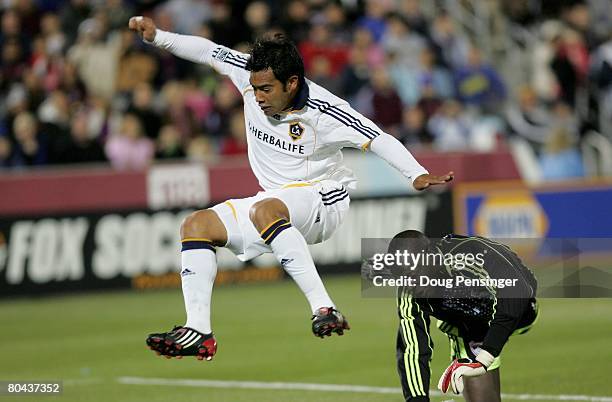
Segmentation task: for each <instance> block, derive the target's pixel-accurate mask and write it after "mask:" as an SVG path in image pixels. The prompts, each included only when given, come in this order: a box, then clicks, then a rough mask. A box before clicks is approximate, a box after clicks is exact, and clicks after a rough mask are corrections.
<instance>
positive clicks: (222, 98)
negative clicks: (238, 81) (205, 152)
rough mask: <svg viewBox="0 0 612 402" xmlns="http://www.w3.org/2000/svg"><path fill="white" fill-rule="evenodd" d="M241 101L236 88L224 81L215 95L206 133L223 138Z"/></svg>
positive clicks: (207, 120)
mask: <svg viewBox="0 0 612 402" xmlns="http://www.w3.org/2000/svg"><path fill="white" fill-rule="evenodd" d="M240 102H241V99H240V97H239V94H238V92H237V90H236V89H235V87H234V86H233V85H231V84H230V83H229V82H227V81H222V82H221V83H220V84H219V86H218V87H217V89H216V91H215V94H214V107H213V110H212V111H211V113H210V116H209V118H208V119H206V127H205V128H206V132H207V133H209V134H210V135H212V136H213V137H215V138H221V137H223V136H224V135H225V133H226V132H227V128H228V127H229V121H230V119H231V116H232V112H233V110H235V108H236V106H238V105H240Z"/></svg>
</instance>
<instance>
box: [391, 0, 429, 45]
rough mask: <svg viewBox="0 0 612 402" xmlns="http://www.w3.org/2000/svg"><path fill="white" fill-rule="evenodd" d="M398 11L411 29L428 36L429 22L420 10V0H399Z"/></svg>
mask: <svg viewBox="0 0 612 402" xmlns="http://www.w3.org/2000/svg"><path fill="white" fill-rule="evenodd" d="M398 11H399V13H400V14H401V15H402V17H404V18H405V20H406V22H407V23H408V26H409V27H410V29H411V30H412V31H414V32H417V33H418V34H419V35H421V36H423V37H428V36H429V22H428V21H427V18H426V17H425V14H423V11H422V10H421V1H420V0H400V2H399V9H398Z"/></svg>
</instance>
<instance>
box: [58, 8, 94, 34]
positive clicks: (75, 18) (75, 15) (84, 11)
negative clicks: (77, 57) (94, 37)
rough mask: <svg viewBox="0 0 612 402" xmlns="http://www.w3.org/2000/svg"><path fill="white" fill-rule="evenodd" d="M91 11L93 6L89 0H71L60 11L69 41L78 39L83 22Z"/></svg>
mask: <svg viewBox="0 0 612 402" xmlns="http://www.w3.org/2000/svg"><path fill="white" fill-rule="evenodd" d="M90 13H91V7H90V5H89V1H87V0H70V1H68V2H65V3H64V6H63V7H62V9H61V11H60V19H61V22H62V31H63V32H65V33H66V35H67V37H68V42H69V43H73V42H74V41H75V40H76V38H77V33H78V30H79V26H80V24H81V22H83V21H84V20H85V19H86V18H88V17H89V15H90Z"/></svg>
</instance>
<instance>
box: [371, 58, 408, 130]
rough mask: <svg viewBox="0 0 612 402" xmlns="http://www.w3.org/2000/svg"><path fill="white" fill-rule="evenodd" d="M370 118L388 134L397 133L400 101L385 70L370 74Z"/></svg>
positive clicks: (400, 107) (377, 70)
mask: <svg viewBox="0 0 612 402" xmlns="http://www.w3.org/2000/svg"><path fill="white" fill-rule="evenodd" d="M372 112H373V114H372V118H373V120H374V121H376V122H377V123H378V124H379V125H380V127H381V128H382V129H383V130H385V131H386V132H388V133H391V134H396V135H397V133H398V129H399V125H400V124H401V122H402V100H401V99H400V97H399V95H398V94H397V91H395V88H394V86H393V82H392V81H391V78H390V77H389V73H388V72H387V69H386V68H384V67H377V68H376V69H375V70H374V71H373V72H372Z"/></svg>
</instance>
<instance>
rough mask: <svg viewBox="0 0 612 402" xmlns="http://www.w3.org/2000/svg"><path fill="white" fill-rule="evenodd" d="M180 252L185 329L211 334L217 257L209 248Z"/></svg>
mask: <svg viewBox="0 0 612 402" xmlns="http://www.w3.org/2000/svg"><path fill="white" fill-rule="evenodd" d="M185 244H186V242H183V251H182V252H181V267H182V269H181V282H182V285H183V298H184V299H185V311H186V312H187V322H186V323H185V326H186V327H189V328H193V329H195V330H197V331H200V332H202V333H204V334H209V333H211V332H212V328H211V325H210V301H211V297H212V288H213V284H214V282H215V277H216V276H217V256H216V254H215V252H214V251H213V250H211V249H209V248H193V249H185Z"/></svg>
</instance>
